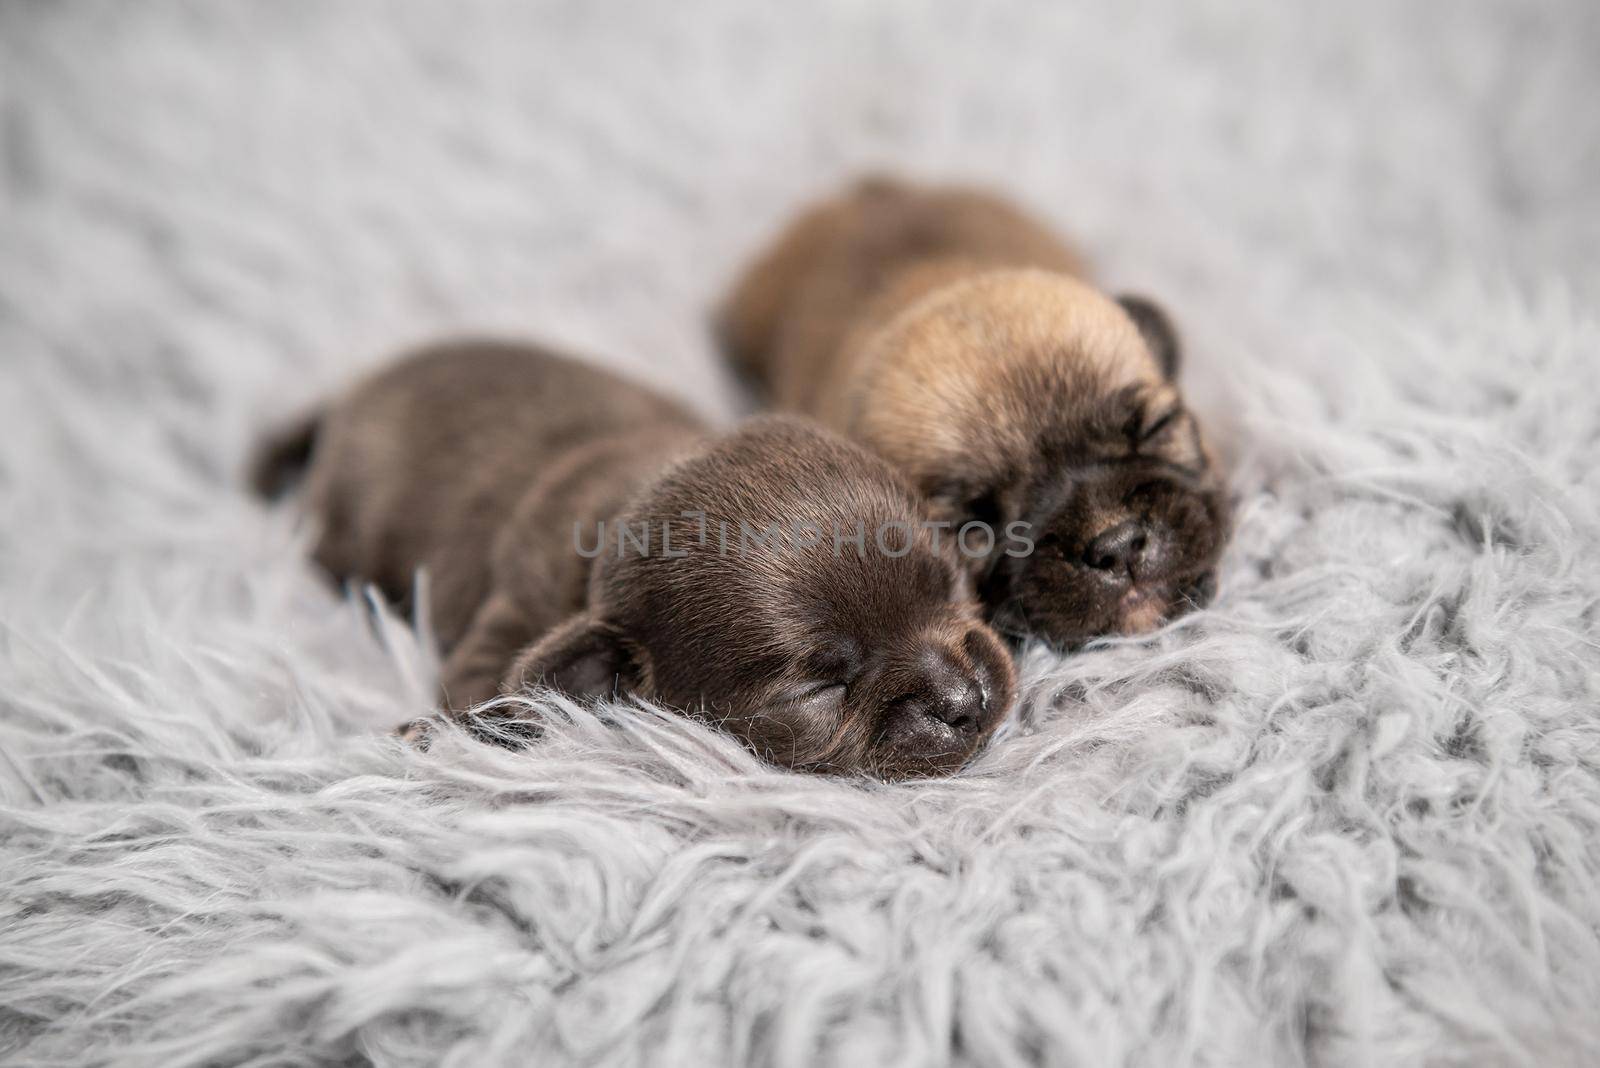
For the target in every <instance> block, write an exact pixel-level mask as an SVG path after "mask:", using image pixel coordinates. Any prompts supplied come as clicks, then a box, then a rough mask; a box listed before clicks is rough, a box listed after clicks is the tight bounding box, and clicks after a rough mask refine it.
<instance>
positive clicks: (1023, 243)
mask: <svg viewBox="0 0 1600 1068" xmlns="http://www.w3.org/2000/svg"><path fill="white" fill-rule="evenodd" d="M1082 274H1083V268H1082V264H1081V261H1080V260H1079V259H1078V257H1077V256H1076V255H1075V254H1074V253H1073V252H1072V251H1071V250H1070V249H1068V248H1067V247H1066V246H1065V245H1064V244H1063V243H1061V242H1060V241H1059V240H1058V239H1056V238H1055V237H1054V236H1053V235H1052V234H1050V233H1049V231H1048V230H1046V229H1045V228H1044V227H1043V226H1041V225H1040V224H1039V223H1037V222H1036V221H1034V220H1032V219H1030V218H1028V217H1027V216H1025V215H1024V214H1022V213H1021V212H1019V211H1018V210H1017V209H1015V208H1014V207H1012V206H1010V205H1009V204H1007V203H1006V202H1004V201H1002V200H999V199H997V198H994V197H990V196H987V195H984V194H982V193H978V192H973V191H968V190H950V189H943V190H940V189H931V190H923V189H918V188H915V187H911V186H906V185H902V184H898V183H895V182H890V181H886V180H882V179H873V180H869V181H866V182H863V183H861V184H859V185H858V186H856V187H855V188H853V189H852V190H849V191H847V192H846V193H845V194H844V195H842V196H840V197H838V198H835V199H834V200H831V201H828V202H825V203H823V204H821V205H819V206H817V207H815V208H812V209H811V210H809V211H807V212H805V213H804V214H802V215H801V216H800V218H799V219H798V220H797V221H796V222H795V223H794V224H793V225H791V226H790V227H789V229H787V230H786V231H785V232H784V233H783V234H781V235H780V237H779V238H778V240H777V241H776V242H775V244H774V245H773V247H772V248H771V249H770V250H769V251H768V252H767V253H766V254H764V255H763V256H761V257H760V258H759V259H758V260H757V261H756V262H755V264H754V265H753V266H752V267H751V268H750V270H749V271H748V272H747V273H746V274H745V275H744V276H743V278H742V279H741V280H740V282H739V283H738V285H737V286H736V287H735V289H734V292H733V293H732V295H731V297H730V298H729V300H728V302H727V303H726V305H725V306H724V309H723V312H722V316H721V321H720V324H719V325H720V335H721V338H722V340H723V342H724V344H725V346H726V348H727V350H728V352H729V355H730V357H731V358H732V359H733V360H734V361H735V362H736V363H737V364H738V365H739V366H741V367H742V368H743V369H745V370H746V371H747V372H748V373H750V374H751V375H752V376H753V377H755V378H756V379H757V380H758V381H759V382H761V383H763V384H764V385H765V386H766V387H767V389H768V390H769V391H770V393H771V395H772V399H773V400H774V402H775V403H776V404H777V405H778V406H780V407H784V408H789V409H793V410H799V411H806V412H810V413H813V414H815V415H817V416H818V417H820V418H821V419H823V420H824V421H825V422H827V423H828V424H830V425H832V426H834V427H836V428H838V429H841V430H843V431H845V432H846V433H848V434H850V435H851V436H853V437H855V438H857V439H858V440H860V441H862V442H864V443H866V444H867V445H869V446H871V447H872V448H873V449H874V450H875V451H877V452H878V453H879V454H880V455H883V456H884V457H886V458H887V459H889V460H890V461H891V462H893V463H894V464H895V465H897V466H898V467H899V468H900V469H901V470H902V471H904V472H905V473H906V474H907V475H908V476H909V477H910V478H911V480H912V482H913V484H914V485H916V486H917V487H918V488H919V489H920V490H921V491H922V492H923V493H924V494H926V495H927V496H928V497H929V498H930V499H931V501H932V502H933V504H934V507H935V509H936V510H937V511H938V512H939V513H940V514H941V516H942V517H943V518H945V519H948V520H950V521H952V522H954V523H958V524H959V523H963V522H967V521H972V520H981V521H983V522H986V523H990V524H992V525H1001V524H1006V525H1009V524H1012V523H1019V522H1020V523H1024V524H1026V525H1027V528H1028V529H1029V531H1030V532H1031V534H1032V536H1033V538H1034V540H1035V543H1036V544H1035V549H1036V551H1035V552H1034V553H1032V554H1030V555H1028V556H1027V557H1025V558H1020V559H1019V558H1015V557H1007V556H1004V555H1002V554H999V553H996V554H994V555H992V556H991V557H990V558H989V559H987V560H984V561H982V562H980V564H979V565H978V567H977V573H978V577H979V580H980V582H981V584H982V588H983V591H984V597H985V600H986V601H988V602H989V604H990V606H991V609H992V610H993V612H994V615H995V618H996V620H997V621H998V622H999V623H1001V624H1002V625H1003V626H1004V627H1006V628H1007V629H1011V630H1016V631H1020V632H1027V633H1032V634H1038V635H1040V636H1043V637H1046V638H1049V639H1052V640H1055V641H1057V642H1060V643H1063V644H1074V643H1076V642H1079V641H1082V640H1084V639H1086V638H1089V637H1093V636H1095V635H1097V634H1104V633H1115V632H1138V631H1143V630H1148V629H1152V628H1153V627H1154V626H1156V625H1159V623H1160V622H1162V621H1163V620H1164V619H1166V618H1168V617H1170V616H1171V615H1174V614H1177V613H1178V612H1181V611H1183V610H1184V609H1185V608H1186V607H1188V606H1189V605H1191V604H1193V603H1195V602H1196V601H1199V600H1203V599H1204V597H1205V596H1207V595H1208V587H1209V585H1210V582H1211V580H1210V574H1211V571H1212V568H1213V565H1214V562H1215V557H1216V555H1217V553H1218V551H1219V550H1220V546H1221V544H1222V539H1223V531H1224V529H1225V526H1226V506H1225V502H1224V501H1223V499H1222V496H1221V492H1220V485H1219V483H1218V480H1217V479H1216V477H1215V475H1214V471H1213V464H1212V460H1211V457H1210V455H1209V452H1208V451H1207V449H1206V446H1205V444H1204V442H1203V440H1202V438H1201V435H1200V432H1199V428H1198V424H1197V423H1196V422H1195V421H1194V419H1193V418H1192V416H1190V415H1189V413H1188V412H1187V410H1186V409H1184V407H1183V405H1182V400H1181V396H1180V395H1179V392H1178V389H1177V386H1176V384H1175V382H1174V380H1173V374H1174V371H1175V368H1176V363H1177V358H1178V353H1177V342H1176V339H1175V337H1174V336H1173V334H1172V332H1171V329H1170V327H1169V326H1168V325H1167V324H1166V321H1165V318H1164V316H1162V315H1161V313H1160V312H1159V310H1158V309H1156V308H1155V307H1154V306H1153V305H1151V304H1150V303H1149V302H1147V301H1143V300H1140V299H1137V298H1125V299H1123V300H1122V301H1120V302H1119V301H1117V300H1113V299H1111V298H1109V297H1107V296H1105V295H1104V294H1102V293H1100V292H1099V291H1098V290H1096V289H1095V288H1094V287H1093V286H1091V285H1089V284H1088V283H1086V282H1084V281H1083V280H1082V277H1081V276H1082Z"/></svg>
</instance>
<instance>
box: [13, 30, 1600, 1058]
mask: <svg viewBox="0 0 1600 1068" xmlns="http://www.w3.org/2000/svg"><path fill="white" fill-rule="evenodd" d="M1593 11H1594V7H1593V5H1592V4H1584V3H1582V2H1578V3H1573V4H1571V5H1568V6H1565V7H1563V6H1561V5H1559V4H1555V3H1550V4H1524V5H1511V4H1503V3H1494V2H1482V3H1480V2H1477V0H1469V2H1464V3H1456V2H1445V0H1423V2H1419V3H1408V4H1403V5H1402V4H1392V3H1388V2H1386V0H1354V2H1351V3H1343V4H1337V5H1327V4H1311V3H1305V4H1299V3H1292V4H1261V5H1259V6H1251V5H1245V4H1238V3H1233V2H1228V0H1216V2H1213V0H1206V2H1203V3H1196V4H1181V5H1180V4H1165V5H1162V4H1150V3H1145V2H1143V0H1135V2H1133V3H1128V4H1115V5H1112V4H1105V5H1094V6H1070V5H1055V4H1037V5H1035V4H1024V3H1001V4H987V3H986V4H970V3H943V2H935V3H929V4H909V3H907V4H902V3H897V2H891V3H886V4H881V5H867V4H857V3H853V2H847V0H840V2H826V3H821V4H804V5H802V4H794V5H787V6H784V7H781V8H780V7H772V6H767V5H758V4H751V3H747V2H745V0H727V2H708V3H692V4H644V3H640V4H635V5H618V4H611V3H583V2H550V3H533V4H509V3H508V4H504V5H498V4H483V3H477V2H469V3H463V4H436V5H427V4H422V3H401V4H379V3H376V2H373V3H366V2H359V0H356V2H349V3H338V4H317V3H303V2H300V0H290V2H286V3H266V2H260V3H256V2H246V3H239V4H228V5H223V4H217V3H200V2H196V3H192V4H187V3H185V4H179V3H169V2H165V0H157V2H151V3H142V4H127V3H93V2H85V3H78V2H63V3H54V4H46V3H27V2H21V0H16V2H8V3H5V4H4V6H0V164H3V166H0V428H3V429H0V1062H4V1063H7V1064H17V1065H29V1066H46V1065H74V1066H76V1065H101V1064H116V1065H141V1066H142V1065H148V1066H152V1068H156V1066H160V1068H166V1066H186V1065H187V1066H199V1065H237V1064H248V1065H322V1064H357V1063H373V1064H378V1065H435V1064H447V1065H460V1066H477V1065H496V1064H521V1063H541V1064H567V1063H573V1064H579V1063H581V1064H617V1065H660V1064H685V1065H708V1064H768V1065H795V1066H798V1065H809V1064H840V1065H848V1066H857V1065H877V1064H883V1065H888V1064H904V1065H923V1064H944V1063H956V1064H974V1065H1031V1064H1072V1065H1091V1066H1098V1065H1111V1064H1147V1065H1162V1066H1165V1065H1181V1064H1195V1065H1245V1064H1262V1065H1297V1064H1306V1065H1311V1064H1316V1065H1324V1064H1340V1065H1382V1064H1396V1065H1399V1064H1406V1065H1409V1064H1420V1063H1428V1064H1463V1065H1468V1064H1470V1065H1483V1064H1500V1063H1530V1064H1577V1063H1583V1062H1586V1061H1587V1062H1590V1063H1593V1062H1594V1060H1595V1058H1596V1057H1597V1056H1600V1014H1597V1013H1596V1011H1595V1007H1596V1005H1600V886H1597V879H1600V619H1597V613H1600V513H1597V502H1600V492H1597V491H1600V399H1597V398H1600V323H1597V318H1596V314H1595V307H1596V304H1595V298H1596V296H1597V295H1600V268H1597V261H1596V259H1595V256H1594V250H1595V249H1596V248H1597V247H1600V185H1597V184H1596V182H1595V181H1594V178H1595V174H1596V173H1597V172H1600V109H1597V108H1596V107H1595V106H1594V101H1595V99H1596V96H1597V93H1600V79H1597V77H1596V73H1595V72H1596V69H1597V68H1596V65H1595V62H1594V58H1595V56H1596V55H1597V54H1600V32H1597V26H1596V19H1595V17H1594V15H1593V14H1592V12H1593ZM869 168H875V169H885V168H887V169H893V170H901V171H905V172H908V173H911V174H916V175H924V176H934V177H956V178H963V179H971V180H974V181H979V182H984V183H987V184H990V185H993V186H996V187H999V188H1002V189H1005V190H1008V191H1010V192H1012V193H1014V194H1015V195H1017V196H1018V197H1020V198H1022V199H1023V200H1024V201H1026V202H1027V203H1029V204H1032V205H1034V206H1036V207H1037V208H1038V209H1039V210H1041V211H1042V212H1044V213H1045V214H1047V215H1048V217H1050V218H1051V219H1053V220H1054V221H1055V222H1057V223H1058V224H1059V225H1060V226H1061V228H1062V229H1063V230H1065V231H1066V232H1068V233H1070V234H1072V235H1074V236H1075V237H1076V239H1077V240H1078V241H1079V242H1080V243H1081V245H1082V246H1083V248H1084V249H1085V250H1086V252H1087V253H1088V255H1089V256H1090V257H1091V259H1092V260H1093V261H1094V262H1095V263H1096V264H1097V265H1098V269H1099V270H1100V272H1101V275H1102V276H1103V277H1104V278H1105V279H1106V280H1107V281H1108V283H1109V284H1112V285H1114V286H1117V287H1119V288H1129V289H1138V290H1142V291H1145V292H1149V293H1152V294H1155V295H1157V296H1159V297H1160V298H1161V299H1162V300H1163V301H1164V303H1166V305H1167V306H1168V307H1169V308H1170V309H1171V310H1172V312H1173V313H1174V314H1175V316H1176V317H1177V319H1178V320H1179V321H1180V323H1181V324H1182V326H1183V327H1184V328H1185V331H1186V333H1187V337H1188V341H1189V345H1190V349H1191V353H1192V357H1191V360H1190V363H1189V367H1188V371H1187V377H1188V382H1189V384H1190V389H1191V392H1192V394H1193V395H1195V396H1196V397H1197V398H1198V399H1199V403H1200V406H1201V407H1202V408H1203V409H1204V410H1206V411H1207V412H1208V413H1210V420H1211V423H1212V424H1213V425H1214V426H1218V427H1223V428H1225V430H1226V433H1225V435H1224V436H1225V438H1226V440H1227V447H1228V452H1229V455H1230V457H1231V460H1230V462H1231V465H1232V471H1233V489H1234V492H1235V493H1236V494H1237V497H1238V501H1239V506H1240V512H1239V516H1240V521H1239V528H1238V534H1237V538H1236V540H1235V542H1234V544H1233V547H1232V549H1231V551H1230V553H1229V555H1228V557H1227V561H1226V565H1225V568H1224V573H1223V576H1222V582H1221V591H1222V592H1221V595H1220V597H1219V599H1218V600H1217V602H1216V604H1215V606H1214V607H1213V608H1212V609H1211V610H1209V611H1206V612H1204V613H1201V614H1198V615H1196V616H1193V617H1190V618H1188V619H1185V620H1183V621H1182V622H1181V623H1180V624H1179V625H1176V626H1173V627H1171V628H1169V629H1167V630H1166V631H1164V632H1163V633H1161V634H1159V635H1157V636H1155V637H1154V638H1151V639H1148V640H1143V641H1137V642H1125V643H1108V644H1105V645H1103V646H1101V647H1099V648H1096V649H1091V650H1089V651H1086V652H1083V653H1081V654H1079V655H1075V656H1072V657H1070V658H1059V657H1056V656H1053V655H1050V654H1048V653H1046V652H1045V651H1043V650H1041V649H1032V650H1029V651H1028V652H1027V654H1026V656H1025V658H1024V664H1023V673H1024V681H1025V684H1026V690H1025V699H1024V701H1023V703H1022V707H1021V709H1020V710H1019V712H1018V713H1017V715H1016V717H1015V719H1014V721H1013V722H1011V723H1009V724H1008V725H1007V726H1006V727H1005V728H1004V730H1003V731H1002V733H1001V734H1000V735H999V736H998V737H997V739H996V741H995V743H994V744H993V745H992V746H991V747H990V748H989V750H988V751H987V752H986V753H985V754H984V755H983V756H982V758H981V759H980V760H978V761H977V763H976V764H975V765H973V766H972V767H971V768H970V769H968V770H967V771H966V772H965V773H963V774H962V775H960V776H958V777H956V778H954V779H951V780H948V781H942V782H934V783H912V784H902V785H895V786H884V785H874V784H870V783H864V782H854V781H838V780H830V779H824V778H813V777H804V776H798V775H793V774H787V773H781V772H778V771H774V770H772V769H770V768H767V767H763V766H762V765H761V764H759V763H758V762H757V761H755V760H754V759H752V758H751V757H750V756H748V755H747V754H746V753H744V752H743V751H741V750H740V749H738V748H737V747H736V746H735V745H733V744H732V743H730V742H729V741H728V740H727V739H726V738H723V737H720V736H718V735H716V734H714V733H711V732H709V731H707V730H705V729H703V728H700V727H697V726H694V725H692V724H690V723H688V722H686V721H684V720H682V719H680V718H677V717H674V716H671V715H668V714H663V713H661V712H658V711H656V710H653V709H650V708H642V707H632V706H623V705H619V706H616V707H612V708H607V709H603V710H601V711H599V712H592V711H584V710H578V709H571V708H564V707H560V706H558V705H552V704H549V703H546V704H545V705H544V707H543V708H542V711H543V712H544V713H545V714H547V715H548V716H549V717H550V718H551V720H552V723H553V726H552V727H551V729H550V731H549V733H548V735H547V737H545V738H544V740H543V741H541V742H540V743H539V744H538V745H537V746H535V747H534V748H533V749H531V750H530V751H527V752H510V751H504V750H500V749H494V748H488V747H485V746H483V745H479V744H475V743H473V742H471V741H469V740H467V739H465V738H462V737H460V736H458V735H447V736H445V737H444V738H442V739H441V740H440V741H439V742H438V743H437V744H435V745H434V747H433V748H432V749H431V750H430V751H428V752H426V753H421V752H414V751H410V750H408V749H406V748H404V747H402V746H401V745H399V744H397V743H396V742H394V741H392V740H391V739H390V738H388V737H386V735H385V732H386V731H387V729H388V728H389V727H391V726H393V725H394V724H396V723H399V722H400V721H402V720H405V719H407V718H410V717H412V716H415V715H417V714H419V713H421V712H423V711H425V710H426V708H427V706H428V703H429V700H430V694H431V687H432V685H433V672H434V671H435V670H436V657H435V656H434V654H433V652H432V650H431V649H430V646H429V641H428V637H427V634H426V632H425V630H419V629H418V628H416V627H414V626H413V625H412V624H411V622H410V621H409V620H404V619H400V618H397V617H396V616H395V615H394V614H393V613H392V612H390V611H386V610H382V609H380V610H379V611H378V612H377V613H376V614H374V613H373V612H372V611H371V609H370V607H369V605H367V604H366V603H364V601H363V597H362V594H361V592H360V591H351V592H350V593H349V594H348V595H346V596H341V595H340V594H338V593H337V592H335V591H333V590H330V589H329V588H328V587H327V586H326V585H325V584H324V583H322V581H321V580H320V579H319V578H318V576H317V575H316V574H315V573H314V572H313V571H312V570H311V569H310V567H309V566H308V565H307V563H306V560H305V552H304V550H305V544H304V541H305V532H304V529H303V527H302V526H301V525H300V524H299V523H298V522H297V518H296V515H295V512H294V509H293V508H292V507H279V508H275V509H267V508H265V507H263V506H262V505H260V504H259V503H257V502H255V501H253V500H251V499H250V498H248V497H247V495H246V494H245V493H244V491H243V489H242V487H241V485H240V481H239V477H238V470H239V465H240V463H241V459H242V456H243V454H244V450H245V448H246V446H247V444H248V443H249V441H250V440H251V439H252V438H253V437H254V436H255V435H256V434H257V433H258V432H259V431H260V430H261V429H262V428H263V427H264V426H266V425H268V424H270V423H272V422H274V421H275V420H277V419H279V418H281V417H283V416H284V415H286V414H287V413H289V412H292V411H294V410H295V409H296V408H297V407H299V406H300V405H301V404H302V403H304V402H306V401H308V400H310V399H312V398H314V397H316V396H318V395H321V394H323V393H325V392H326V391H328V390H330V389H332V388H335V387H336V386H337V385H338V384H339V383H341V382H343V381H345V380H346V379H347V378H348V377H349V376H350V375H351V374H353V373H355V372H356V371H358V370H359V369H360V368H363V367H367V366H371V365H372V364H373V363H374V362H376V361H378V360H381V359H383V358H384V357H385V356H387V355H389V354H391V353H393V352H394V351H395V349H396V347H397V346H400V345H403V344H408V343H411V342H414V341H418V340H421V339H424V338H429V337H434V336H438V335H442V334H447V333H451V332H454V331H460V330H467V329H470V330H473V331H479V332H482V331H489V332H498V333H510V334H516V335H527V336H532V337H537V338H540V339H544V340H547V341H550V342H553V343H556V344H559V345H563V346H565V347H568V348H571V349H575V350H577V351H580V352H587V353H592V354H594V355H595V356H596V358H598V359H603V360H606V361H607V362H609V363H611V364H612V365H613V366H616V367H619V368H621V369H623V370H626V371H628V372H631V373H634V374H637V375H639V376H641V377H643V378H645V379H646V380H648V381H651V382H653V383H655V384H658V385H662V386H664V387H666V388H668V389H671V390H674V391H675V392H676V393H678V394H679V395H682V396H685V397H687V398H689V399H690V400H691V401H692V402H693V403H695V404H697V405H698V406H699V407H701V408H702V409H703V410H704V411H706V412H707V413H709V414H712V415H715V416H719V417H723V418H729V417H731V415H732V414H733V412H734V410H735V404H736V391H735V390H734V388H733V385H732V383H731V381H730V379H729V377H728V375H727V373H726V372H725V370H724V369H723V368H721V367H720V366H718V364H717V361H716V360H715V358H714V356H713V354H712V351H711V346H710V344H709V341H708V339H707V336H706V331H705V317H706V310H707V308H708V306H709V304H710V303H711V301H712V300H713V299H714V297H715V296H716V294H717V293H718V291H719V290H720V289H721V288H722V287H723V286H724V285H725V284H726V283H727V281H728V279H729V277H730V276H731V274H732V272H733V271H734V270H735V269H736V267H737V266H738V265H739V263H740V261H741V259H742V258H743V257H744V256H745V255H747V254H748V253H749V252H750V251H751V250H752V249H753V248H754V247H755V245H756V244H757V242H759V241H760V240H761V239H762V238H763V237H764V236H765V235H766V234H767V233H768V232H769V231H770V229H771V227H773V226H774V225H776V223H777V222H778V221H779V220H780V219H781V218H782V217H783V216H784V215H785V214H786V213H788V212H790V211H791V210H793V208H794V207H795V206H796V204H797V203H799V202H800V200H801V199H802V198H804V197H806V196H809V195H812V194H815V193H817V192H820V191H822V190H824V189H827V188H829V187H831V186H833V185H834V184H835V183H837V182H839V181H841V180H843V179H844V178H845V177H846V176H849V175H852V174H855V173H857V172H859V171H861V170H864V169H869Z"/></svg>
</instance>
